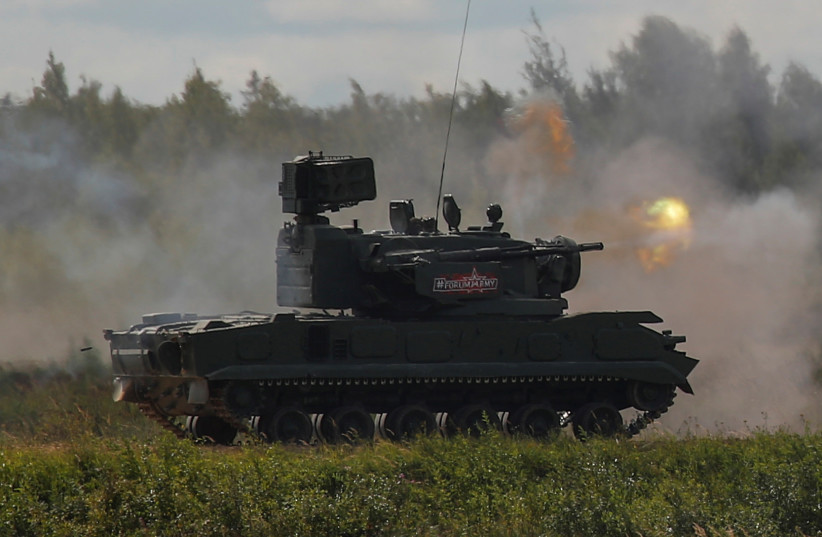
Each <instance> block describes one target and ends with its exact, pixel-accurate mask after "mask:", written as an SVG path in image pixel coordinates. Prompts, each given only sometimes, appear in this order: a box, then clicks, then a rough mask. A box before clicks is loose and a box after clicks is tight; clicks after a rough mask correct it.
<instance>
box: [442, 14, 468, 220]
mask: <svg viewBox="0 0 822 537" xmlns="http://www.w3.org/2000/svg"><path fill="white" fill-rule="evenodd" d="M470 10H471V0H468V5H467V6H465V23H463V25H462V40H460V55H459V58H457V73H456V75H454V91H453V92H452V93H451V111H450V112H449V114H448V131H447V132H446V134H445V151H443V153H442V170H441V171H440V189H439V192H437V211H436V212H435V213H434V229H439V225H440V200H442V182H443V180H444V179H445V157H446V156H447V155H448V139H449V138H450V137H451V123H452V122H453V120H454V104H455V103H456V102H457V81H458V80H459V78H460V64H461V63H462V47H463V45H465V31H466V29H467V28H468V12H469V11H470Z"/></svg>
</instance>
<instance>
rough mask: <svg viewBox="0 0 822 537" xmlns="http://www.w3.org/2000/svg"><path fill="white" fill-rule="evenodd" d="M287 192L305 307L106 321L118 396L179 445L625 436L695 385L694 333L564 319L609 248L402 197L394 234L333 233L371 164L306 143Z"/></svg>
mask: <svg viewBox="0 0 822 537" xmlns="http://www.w3.org/2000/svg"><path fill="white" fill-rule="evenodd" d="M279 188H280V195H281V198H282V208H283V212H284V213H291V214H294V215H295V217H294V218H293V221H289V222H286V223H285V224H284V226H283V228H282V229H281V230H280V232H279V237H278V239H277V249H276V259H277V302H278V304H279V305H280V306H282V307H288V308H299V309H300V310H295V311H294V312H291V313H276V314H271V315H269V314H258V313H251V312H243V313H238V314H232V315H219V316H198V315H194V314H188V313H156V314H150V315H145V316H144V317H143V319H142V322H141V323H140V324H136V325H134V326H132V327H131V328H129V329H128V330H123V331H114V330H106V331H105V336H106V339H108V340H109V342H110V345H111V359H112V364H113V370H114V399H115V400H117V401H126V402H130V403H134V404H136V405H138V406H139V408H140V409H141V410H142V411H143V412H144V413H145V414H146V415H147V416H149V417H150V418H152V419H155V420H157V421H158V422H160V423H161V424H162V425H163V426H164V427H166V428H168V429H169V430H171V431H172V432H174V433H175V434H177V435H178V436H180V437H185V436H189V437H194V438H204V439H208V440H210V441H213V442H217V443H225V444H228V443H231V442H233V441H235V437H236V435H237V433H238V431H245V432H246V433H251V434H254V433H256V434H258V435H259V436H260V437H262V438H264V439H266V440H268V441H272V442H304V443H311V442H316V441H324V442H340V441H353V440H355V439H360V440H362V439H370V438H372V437H374V436H375V434H381V435H383V436H385V437H388V438H391V439H401V438H405V437H411V436H414V435H417V434H432V433H433V434H437V433H444V434H455V433H457V432H462V433H467V434H478V433H479V432H481V431H482V430H483V429H487V428H494V427H496V428H500V429H504V430H505V431H508V432H511V433H517V434H525V435H531V436H535V437H550V436H552V435H554V434H556V432H557V431H559V430H560V429H561V428H562V427H564V426H566V425H568V424H570V425H571V426H572V427H573V431H574V433H575V434H577V435H579V436H581V437H585V436H587V435H595V434H598V435H616V434H628V435H631V434H636V433H638V432H639V431H640V430H641V429H642V428H644V427H645V426H647V424H648V423H650V422H651V421H652V420H653V419H655V418H658V417H659V416H660V415H661V414H662V413H664V412H665V411H666V410H667V409H668V408H669V407H670V405H671V404H672V403H673V398H674V396H675V390H676V389H677V388H679V389H680V390H682V391H684V392H686V393H692V390H691V386H690V385H689V383H688V380H687V376H688V374H689V373H690V372H691V370H692V369H693V368H694V367H695V365H696V364H697V360H695V359H693V358H690V357H688V356H686V355H685V353H684V352H682V351H678V350H676V349H675V347H676V345H677V344H679V343H682V342H684V341H685V338H684V337H683V336H674V335H672V334H671V332H670V331H662V332H657V331H654V330H652V329H650V328H648V327H646V326H645V325H648V324H653V323H659V322H661V319H660V318H659V317H657V316H656V315H655V314H653V313H651V312H649V311H632V312H592V313H579V314H567V313H566V312H565V310H566V309H567V307H568V302H567V301H566V299H565V298H564V297H563V296H562V294H563V293H565V292H567V291H570V290H571V289H573V288H574V287H575V286H576V285H577V282H578V280H579V277H580V267H581V264H580V254H581V253H582V252H586V251H591V250H600V249H602V247H603V246H602V244H601V243H584V244H577V243H576V242H574V241H573V240H571V239H568V238H566V237H562V236H556V237H553V238H551V239H547V240H543V239H536V240H534V241H533V242H527V241H522V240H516V239H513V238H511V236H510V235H509V234H508V233H506V232H505V231H503V230H502V228H503V223H502V222H501V221H500V219H501V217H502V209H501V208H500V206H499V205H496V204H493V205H491V206H489V207H488V210H487V219H488V221H487V223H486V224H484V225H479V226H468V227H467V228H464V229H463V228H461V227H460V223H461V211H460V209H459V207H458V206H457V203H456V201H455V200H454V198H453V197H452V196H445V197H444V200H443V215H444V218H445V220H446V222H447V225H448V231H447V232H446V231H440V230H439V229H438V224H439V223H438V218H434V217H427V218H420V217H418V216H416V215H415V212H414V206H413V203H412V201H411V200H396V201H392V202H391V203H390V207H389V217H390V223H391V229H390V230H387V231H371V232H366V231H364V230H363V229H362V228H361V227H360V226H359V224H358V222H357V220H354V221H353V224H352V225H350V226H335V225H331V224H330V223H329V219H328V218H327V217H326V216H324V215H323V213H325V212H327V211H338V210H340V209H342V208H345V207H351V206H354V205H356V204H358V203H359V202H361V201H366V200H373V199H374V198H375V197H376V180H375V174H374V164H373V161H372V160H371V159H370V158H354V157H349V156H345V157H330V156H323V155H322V153H319V154H313V153H310V154H309V155H308V156H305V157H299V158H297V159H295V160H293V161H291V162H286V163H284V164H283V169H282V182H281V183H280V184H279ZM299 311H303V312H302V313H300V312H299ZM306 311H307V312H306ZM629 408H635V409H637V410H639V412H640V413H637V415H636V418H635V419H633V420H632V421H631V422H630V423H627V424H626V423H625V422H624V421H623V417H622V414H621V412H620V411H622V410H625V409H629Z"/></svg>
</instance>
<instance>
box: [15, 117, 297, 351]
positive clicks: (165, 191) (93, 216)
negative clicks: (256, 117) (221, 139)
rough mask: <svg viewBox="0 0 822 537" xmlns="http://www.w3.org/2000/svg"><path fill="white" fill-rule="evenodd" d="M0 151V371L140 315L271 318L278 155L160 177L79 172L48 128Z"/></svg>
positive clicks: (67, 146)
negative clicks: (256, 314) (254, 314)
mask: <svg viewBox="0 0 822 537" xmlns="http://www.w3.org/2000/svg"><path fill="white" fill-rule="evenodd" d="M1 130H2V133H3V146H2V147H0V193H1V194H2V195H0V252H2V254H0V255H2V257H0V270H2V272H1V273H0V274H1V275H2V277H1V278H0V304H2V308H0V338H2V341H3V350H2V353H0V362H3V363H7V362H19V361H34V362H47V361H48V362H51V361H57V362H59V361H61V360H62V359H63V358H64V357H65V356H66V355H67V353H68V352H70V351H77V349H79V348H80V347H81V346H84V345H93V346H94V347H96V348H97V349H98V350H99V351H100V353H101V354H102V355H103V356H105V355H106V352H107V351H106V349H107V343H106V342H105V341H104V340H103V338H102V329H103V328H116V329H122V328H125V327H128V326H129V325H131V324H134V323H136V322H139V320H140V317H141V315H142V314H144V313H148V312H156V311H187V312H192V311H193V312H196V313H201V314H211V313H224V312H232V311H241V310H260V311H272V310H273V309H274V307H275V292H274V275H275V273H276V270H275V264H274V243H275V237H276V233H277V230H278V228H279V227H280V226H281V221H282V217H281V214H280V211H279V208H280V205H279V203H277V202H278V197H277V182H278V181H279V179H280V177H279V175H280V170H279V156H274V157H273V158H274V159H276V160H274V161H273V162H277V164H276V165H274V164H272V161H269V160H262V159H254V158H250V157H245V156H239V155H235V154H231V153H229V152H223V153H219V152H218V153H216V154H211V155H200V156H195V155H189V156H187V157H186V161H185V163H184V164H183V166H182V172H181V173H180V174H179V175H178V176H176V177H173V178H169V177H167V176H166V175H164V174H163V173H162V172H161V171H151V170H150V171H149V172H148V173H146V172H145V171H144V172H143V174H142V175H141V176H140V177H139V178H138V177H137V176H135V175H134V174H133V173H132V172H130V171H129V170H123V169H115V168H113V167H111V166H110V165H107V164H105V163H102V162H87V161H84V160H82V159H81V158H80V157H78V156H77V155H78V154H81V151H79V148H78V145H77V143H78V142H77V137H75V136H74V135H73V132H72V130H71V129H70V128H68V127H67V126H66V125H64V124H61V123H59V122H55V123H53V124H49V125H43V126H41V127H39V128H37V129H36V130H32V129H31V128H29V129H17V128H16V125H15V124H14V121H13V120H10V119H8V118H6V120H5V122H4V123H3V125H2V129H1Z"/></svg>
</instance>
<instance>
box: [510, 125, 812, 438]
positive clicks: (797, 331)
mask: <svg viewBox="0 0 822 537" xmlns="http://www.w3.org/2000/svg"><path fill="white" fill-rule="evenodd" d="M505 143H506V144H510V141H506V142H505ZM509 164H510V165H511V166H514V165H515V164H514V163H513V162H509ZM587 169H588V170H589V173H590V174H591V175H590V176H589V177H588V178H587V179H586V178H580V177H579V176H569V177H566V178H559V179H558V178H557V177H547V178H540V177H532V178H530V180H532V181H539V180H542V181H543V182H547V183H549V184H555V183H557V182H561V181H565V182H566V184H563V185H561V186H560V187H558V188H552V189H549V190H551V191H549V192H548V193H547V194H545V195H546V196H548V197H553V198H554V199H552V200H550V201H549V200H542V203H541V204H540V203H539V202H538V200H534V199H533V196H534V194H535V193H539V194H540V195H541V194H542V193H541V192H539V191H538V190H537V191H533V192H531V193H530V194H529V195H530V196H532V199H531V200H530V205H526V207H528V206H534V205H536V206H540V205H541V206H542V207H548V206H550V207H552V208H553V213H552V214H540V213H531V214H528V215H526V216H524V217H522V218H523V220H524V221H528V222H531V223H532V225H534V226H535V228H532V229H529V230H527V231H526V233H529V232H530V234H531V235H540V234H542V235H553V234H557V233H561V234H567V235H569V236H571V237H573V238H576V239H578V240H580V241H593V240H604V242H605V247H606V249H605V251H604V252H596V253H589V254H584V258H583V272H582V278H581V280H580V283H579V285H578V287H577V289H575V290H574V291H571V292H569V293H568V295H567V298H568V300H569V302H570V310H571V311H574V312H576V311H592V310H623V311H627V310H646V309H647V310H651V311H654V312H655V313H657V314H658V315H659V316H660V317H662V318H663V319H664V320H665V323H664V325H662V326H656V327H652V328H656V329H661V328H670V329H672V330H673V332H674V333H675V334H683V335H686V336H687V338H688V340H687V342H686V343H685V344H681V345H680V346H679V348H681V349H683V350H686V351H687V352H688V354H689V355H691V356H693V357H695V358H698V359H700V360H701V362H700V364H699V365H698V366H697V368H696V369H695V370H694V372H693V373H692V374H691V376H690V377H689V380H690V381H691V384H692V386H693V388H694V391H695V395H694V396H693V397H691V396H688V395H684V394H681V395H680V396H679V397H678V398H677V400H676V403H677V404H676V405H675V406H674V407H673V409H672V411H671V412H670V413H669V414H668V415H666V417H665V418H664V421H663V423H664V426H665V427H668V428H671V429H674V430H676V429H678V428H679V427H680V426H681V425H682V424H683V423H684V422H685V421H686V420H687V421H688V422H689V423H690V424H691V425H693V424H694V422H695V423H697V424H698V425H699V427H705V428H708V429H710V430H715V429H716V428H719V429H720V430H744V429H746V428H750V427H757V426H788V427H792V428H795V429H801V428H802V426H803V424H804V423H805V421H808V422H811V423H818V422H819V420H820V418H822V412H820V405H819V400H820V396H822V394H820V389H819V387H818V385H816V384H815V383H814V381H813V378H812V377H813V375H814V372H815V369H816V367H817V363H816V357H817V355H818V351H819V349H818V344H819V338H818V333H819V332H818V330H819V327H820V325H822V322H820V321H822V318H820V314H819V311H818V306H819V304H820V297H822V294H821V293H820V290H822V273H820V271H819V270H818V267H819V262H820V259H819V255H818V248H819V245H820V229H822V228H821V227H820V210H819V207H818V205H817V204H815V203H813V202H811V201H806V200H804V199H803V198H802V197H801V195H798V194H796V193H794V192H791V191H788V190H776V191H772V192H767V193H764V194H762V195H760V196H758V197H756V198H753V199H744V198H731V197H729V196H728V193H727V192H726V190H725V189H724V188H723V187H722V186H721V183H720V182H719V181H717V180H716V179H715V178H712V177H711V176H709V175H707V174H706V173H704V172H701V171H700V170H699V168H698V166H697V165H696V164H695V162H694V160H693V159H691V158H689V156H688V154H687V152H686V151H685V150H683V149H681V148H678V147H675V146H673V145H672V144H670V143H666V142H664V141H662V140H659V139H644V140H641V141H639V142H637V143H636V144H634V145H633V146H631V147H629V148H627V149H626V150H624V151H623V152H622V153H621V154H618V155H615V156H613V157H611V158H610V159H609V162H608V163H607V164H606V165H604V166H601V167H599V168H597V167H596V166H588V167H587ZM590 170H593V171H590ZM512 180H520V181H521V180H522V179H521V178H516V177H514V178H513V179H512ZM575 181H576V182H578V185H577V186H580V185H583V184H584V186H583V187H577V186H574V185H573V184H568V183H573V182H575ZM557 195H559V199H557ZM563 195H572V196H573V199H570V198H567V199H566V198H563V197H562V196H563ZM660 196H678V197H680V198H682V199H684V200H685V202H686V203H687V204H688V205H689V207H690V210H691V218H692V221H693V227H692V230H691V234H690V244H689V246H688V248H687V249H685V250H682V251H679V252H678V253H677V254H676V258H675V259H674V260H673V262H672V264H670V265H669V266H667V267H660V268H658V269H657V270H655V271H653V272H650V273H648V272H646V271H645V270H644V269H643V267H642V265H641V263H640V262H639V260H638V259H637V257H636V255H635V251H636V249H637V248H639V247H641V246H642V245H643V244H642V240H643V235H642V233H643V230H642V229H641V228H637V226H636V225H635V223H634V222H633V221H632V219H631V218H630V216H629V214H628V212H627V210H626V209H627V207H629V206H630V205H631V204H632V203H635V202H636V201H637V200H643V199H644V200H653V199H656V198H658V197H660ZM547 226H550V232H546V228H547Z"/></svg>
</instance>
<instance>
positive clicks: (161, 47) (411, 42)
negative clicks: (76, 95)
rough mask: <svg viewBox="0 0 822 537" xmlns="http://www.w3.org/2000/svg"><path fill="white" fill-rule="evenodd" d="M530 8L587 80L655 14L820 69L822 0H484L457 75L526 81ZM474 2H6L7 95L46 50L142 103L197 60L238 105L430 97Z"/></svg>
mask: <svg viewBox="0 0 822 537" xmlns="http://www.w3.org/2000/svg"><path fill="white" fill-rule="evenodd" d="M532 8H533V10H534V11H535V13H536V16H537V18H538V19H539V21H540V22H541V24H542V26H543V28H544V30H545V34H546V36H547V37H548V38H549V39H550V40H551V41H552V42H553V43H555V44H556V45H557V46H558V47H559V46H561V47H563V48H564V49H565V51H566V54H567V60H568V64H569V67H570V69H571V72H572V74H573V76H574V78H575V80H576V81H577V83H578V84H581V83H584V82H585V81H586V80H587V72H588V70H589V69H591V68H597V69H601V68H603V67H606V66H607V65H608V64H609V56H608V53H609V51H613V50H616V49H617V48H618V47H619V46H620V45H621V44H622V43H630V40H631V36H633V35H635V34H636V33H637V31H638V29H639V26H640V24H641V21H642V18H643V17H644V16H646V15H651V14H654V15H662V16H666V17H668V18H670V19H671V20H673V21H674V22H675V23H677V24H679V25H680V26H683V27H687V28H691V29H693V30H696V31H697V32H698V33H700V34H702V35H704V36H705V37H706V38H707V39H708V40H709V41H710V42H711V43H712V45H713V46H714V48H719V47H720V46H721V45H722V43H723V41H724V39H725V36H726V35H727V33H728V32H729V30H730V29H731V28H733V27H734V26H739V27H740V28H742V29H743V30H744V31H745V32H746V33H747V34H748V35H749V37H750V38H751V40H752V42H753V47H754V50H755V51H757V52H758V53H759V54H760V57H761V60H762V61H763V63H765V64H768V65H770V67H771V69H772V75H771V76H772V77H773V80H774V81H778V78H779V76H780V75H781V72H782V70H783V69H784V67H785V66H786V65H787V64H788V63H789V62H790V61H796V62H799V63H802V64H803V65H805V66H806V67H807V68H809V69H810V70H811V72H813V73H815V74H816V75H817V76H820V73H822V32H819V31H818V27H819V24H820V22H822V10H820V9H819V8H818V6H817V5H816V3H815V2H809V1H806V0H747V1H745V0H690V1H688V2H682V1H681V0H680V1H670V0H656V1H652V0H634V1H628V0H600V1H594V0H578V1H574V2H571V1H569V0H565V1H559V0H549V1H538V0H506V1H505V2H502V1H500V0H473V1H472V2H471V7H470V14H469V20H468V32H467V35H466V38H465V50H464V53H463V60H462V67H461V71H460V84H470V85H472V86H477V85H478V84H479V83H480V82H481V81H482V80H486V81H488V82H489V83H491V84H492V86H494V87H495V88H497V89H498V90H502V91H511V92H516V91H518V90H519V89H521V88H524V87H525V86H526V84H525V80H524V79H523V77H522V66H523V64H524V62H525V61H527V59H528V58H529V53H528V46H527V42H526V39H525V35H524V31H526V30H528V31H530V30H533V26H532V24H531V22H530V11H531V9H532ZM465 11H466V1H464V0H460V1H456V0H440V1H435V0H393V1H387V0H346V1H342V0H313V1H311V2H305V1H303V0H234V1H232V2H225V1H222V0H172V1H169V0H142V1H140V2H134V1H125V0H3V1H2V2H0V47H2V50H4V54H3V61H2V62H0V94H2V95H5V94H6V93H11V95H12V96H13V97H14V98H16V99H25V98H28V97H29V96H30V95H31V91H32V88H33V87H34V86H36V85H38V84H39V83H40V80H41V77H42V73H43V70H44V69H45V62H46V59H47V57H48V54H49V51H53V52H54V54H55V57H56V59H57V60H58V61H60V62H63V63H64V64H65V66H66V74H67V80H68V83H69V89H70V90H71V91H72V92H74V91H76V89H77V87H78V86H79V85H80V84H81V83H82V79H83V77H85V79H91V80H97V81H99V82H102V83H103V91H104V94H110V92H111V91H112V90H113V89H114V87H115V86H119V87H120V88H121V89H122V90H123V92H124V93H125V95H126V96H128V97H130V98H132V99H134V100H136V101H138V102H140V103H144V104H155V105H160V104H163V103H164V102H165V101H166V100H167V99H168V98H170V97H171V96H172V95H174V94H179V93H180V92H181V91H182V88H183V84H184V82H185V79H186V78H187V77H188V76H190V75H191V73H192V72H193V70H194V68H195V66H197V67H200V68H201V69H202V70H203V73H204V74H205V76H206V78H208V79H209V80H217V81H220V83H221V88H222V89H223V90H224V91H226V92H228V93H229V94H230V95H231V96H232V102H233V103H234V104H236V105H239V104H241V102H242V100H241V95H240V91H241V90H242V89H243V88H244V86H245V83H246V81H247V80H248V78H249V75H250V73H251V71H252V70H257V71H258V72H259V73H260V75H261V76H269V77H271V78H272V79H273V80H274V81H275V82H276V83H277V85H278V86H279V87H280V89H281V90H282V91H283V92H285V93H286V94H288V95H290V96H292V97H293V98H295V99H296V100H297V102H299V103H300V104H304V105H308V106H314V107H326V106H334V105H336V104H341V103H343V102H346V101H347V100H348V99H349V94H350V82H349V80H350V79H354V80H356V81H357V82H358V83H359V84H360V85H361V86H362V87H363V89H364V90H365V91H366V93H369V94H372V93H378V92H382V93H388V94H393V95H395V96H398V97H409V96H415V97H419V96H422V95H424V93H425V87H426V84H431V85H432V86H433V87H434V89H435V90H437V91H440V92H450V90H451V88H452V86H453V84H454V73H455V69H456V64H457V57H458V54H459V45H460V37H461V33H462V28H463V22H464V17H465Z"/></svg>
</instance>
